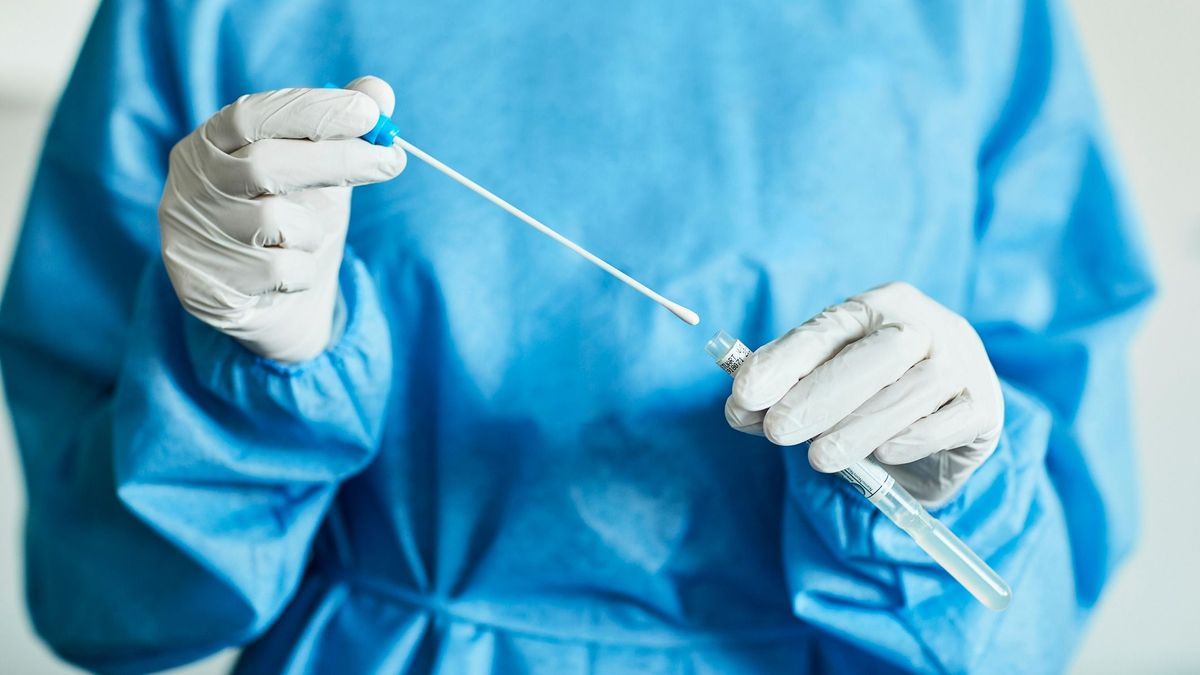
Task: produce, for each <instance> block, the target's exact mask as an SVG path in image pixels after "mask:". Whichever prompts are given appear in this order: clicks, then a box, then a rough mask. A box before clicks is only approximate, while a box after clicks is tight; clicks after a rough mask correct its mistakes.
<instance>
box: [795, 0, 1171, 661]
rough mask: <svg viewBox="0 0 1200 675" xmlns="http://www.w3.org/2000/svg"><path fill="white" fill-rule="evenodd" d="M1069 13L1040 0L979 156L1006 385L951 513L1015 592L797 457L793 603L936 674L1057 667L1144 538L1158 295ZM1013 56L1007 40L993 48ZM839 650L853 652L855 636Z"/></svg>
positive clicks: (874, 651)
mask: <svg viewBox="0 0 1200 675" xmlns="http://www.w3.org/2000/svg"><path fill="white" fill-rule="evenodd" d="M1068 24H1069V21H1068V19H1067V17H1066V16H1065V10H1064V9H1063V8H1062V7H1061V6H1059V5H1058V4H1055V3H1051V4H1050V6H1049V7H1047V6H1045V5H1044V4H1043V3H1039V2H1031V3H1029V5H1028V6H1027V7H1026V8H1025V10H1024V12H1023V14H1022V13H1019V12H1018V13H1015V14H1014V16H1013V17H1012V19H1011V21H1000V22H997V24H996V25H995V26H994V31H993V33H994V34H995V35H997V36H998V39H999V40H1000V42H1001V44H1008V45H1014V46H1015V47H1007V50H1008V51H1010V52H1011V51H1014V49H1015V53H1016V57H1015V58H1014V59H1013V66H1012V68H1011V69H1010V70H1009V71H1008V72H1007V73H1006V74H1005V76H1004V77H1003V78H999V79H1002V80H1003V81H1004V82H1005V84H1004V85H1003V86H1002V87H1001V86H1000V85H998V90H1000V91H1002V92H1003V93H1002V94H999V95H998V96H997V99H998V101H999V102H998V104H997V105H996V106H995V109H996V110H997V111H998V112H997V113H996V114H995V115H994V116H993V117H994V119H993V120H991V121H990V122H989V123H988V124H986V125H985V126H986V129H987V131H986V133H985V134H984V142H983V143H982V144H981V149H980V152H979V159H978V170H979V193H978V200H979V201H978V208H977V219H976V222H975V229H976V235H977V248H976V259H975V265H974V279H973V285H972V289H971V291H970V293H969V296H970V298H971V299H970V301H969V303H968V306H967V307H965V308H964V313H965V314H966V316H967V318H968V319H969V320H970V321H971V322H972V323H973V325H974V326H975V327H976V328H977V330H978V331H979V333H980V335H981V336H982V337H983V339H984V342H985V344H986V346H987V348H988V352H989V355H990V357H991V359H992V361H993V363H994V365H995V367H996V370H997V373H998V374H999V375H1000V377H1001V380H1002V387H1003V390H1004V394H1005V406H1006V419H1005V428H1004V433H1003V437H1002V439H1001V442H1000V445H999V447H998V449H997V451H996V453H995V454H994V455H993V456H992V457H991V458H990V459H989V460H988V461H987V462H986V463H985V464H984V465H983V466H982V467H981V468H980V470H979V471H978V472H977V473H976V474H975V475H974V476H973V477H972V478H971V480H970V481H969V482H968V484H967V485H966V487H965V488H964V490H963V491H962V492H961V494H960V495H959V496H958V497H957V498H956V499H955V500H954V501H952V502H951V503H950V504H948V505H946V506H945V507H943V508H942V509H940V510H939V511H938V512H936V513H935V514H934V515H936V516H938V517H939V518H941V519H942V520H943V521H944V522H946V523H947V525H948V526H950V527H951V529H953V530H954V531H955V532H956V533H958V534H959V535H960V536H961V537H963V539H964V540H965V541H966V542H967V543H968V544H969V545H971V546H972V547H973V548H974V549H975V550H976V551H977V552H979V553H980V554H981V555H983V556H984V557H985V558H987V560H988V561H989V562H990V563H991V564H992V565H993V566H994V567H995V568H996V569H997V570H998V571H999V572H1000V573H1001V575H1002V576H1003V577H1005V579H1006V580H1007V581H1008V582H1009V583H1010V584H1011V585H1012V588H1013V594H1014V599H1013V602H1012V604H1011V606H1010V607H1009V609H1008V610H1006V611H1004V612H1001V613H992V612H990V611H988V610H986V609H984V608H983V607H982V606H981V605H979V604H978V603H976V602H975V601H974V600H973V599H971V597H970V596H969V595H968V594H967V593H966V592H965V591H964V590H963V589H961V588H960V587H958V586H957V584H956V583H955V582H954V581H953V580H951V579H950V578H949V576H948V575H946V574H945V573H944V572H942V571H940V570H939V569H938V568H936V567H934V566H933V565H932V563H931V562H930V561H929V559H928V557H927V556H926V555H925V554H924V553H923V552H921V551H920V550H919V549H918V548H917V547H916V546H915V544H914V543H913V542H911V541H910V540H908V539H907V538H906V536H905V535H904V534H903V533H901V532H900V531H899V530H897V529H896V528H895V527H894V526H892V525H891V523H889V522H888V521H887V520H886V519H884V518H882V517H881V516H880V515H879V514H878V513H875V512H874V510H873V509H872V507H871V506H870V505H869V504H868V503H867V502H866V501H865V500H863V499H861V498H860V497H859V496H858V495H856V494H854V493H852V491H851V490H850V489H849V488H848V487H846V486H843V485H841V484H839V483H838V482H836V481H833V480H829V479H826V478H825V477H819V476H817V475H815V473H814V472H812V471H811V469H809V468H808V466H807V463H806V462H805V460H804V457H803V453H802V452H799V453H792V454H791V455H790V456H789V458H788V460H787V461H788V473H789V498H788V503H787V506H786V513H785V519H786V526H785V535H784V536H785V554H784V556H785V566H786V569H787V574H788V581H789V588H790V589H791V592H792V601H793V609H794V611H795V612H796V613H797V614H798V615H799V616H800V617H802V618H804V619H806V620H808V621H810V622H811V623H813V624H815V625H817V626H820V627H821V628H822V629H823V630H825V631H826V632H828V633H829V634H831V635H832V636H833V637H835V638H837V640H834V641H831V645H833V646H831V647H830V648H829V650H828V653H829V656H828V659H829V661H830V664H829V667H831V668H836V667H839V666H840V667H845V668H853V665H852V664H853V663H856V661H855V659H856V658H861V656H856V655H855V654H858V655H861V654H863V653H867V654H870V655H871V657H872V658H875V659H879V660H882V661H883V662H887V663H891V664H893V665H894V666H895V667H897V668H898V669H904V670H909V669H913V670H919V671H923V672H966V671H969V672H1059V671H1061V670H1063V669H1064V668H1065V667H1066V666H1067V664H1068V663H1069V659H1070V657H1071V654H1072V652H1073V647H1074V645H1075V644H1076V642H1077V640H1078V638H1079V636H1080V632H1081V630H1082V627H1083V625H1084V622H1085V620H1086V618H1087V616H1088V614H1089V610H1090V609H1091V608H1092V607H1093V606H1094V604H1095V603H1096V600H1097V598H1098V596H1099V595H1100V592H1101V589H1102V588H1103V586H1104V584H1105V582H1106V580H1107V579H1108V577H1109V575H1110V574H1111V573H1112V571H1113V568H1114V566H1115V565H1116V564H1117V563H1118V562H1119V561H1120V559H1121V558H1122V557H1123V556H1124V555H1125V554H1126V553H1127V552H1128V551H1129V550H1130V548H1131V546H1132V543H1133V540H1134V534H1135V521H1136V512H1137V501H1136V494H1135V489H1136V485H1135V481H1134V479H1133V476H1134V471H1133V470H1134V461H1133V439H1132V434H1131V430H1130V410H1129V405H1128V401H1127V396H1126V391H1127V383H1128V380H1127V375H1126V369H1127V353H1126V352H1127V349H1128V346H1129V342H1130V338H1131V335H1132V333H1133V330H1134V328H1135V326H1136V324H1137V320H1138V317H1139V315H1140V314H1141V310H1142V309H1143V308H1144V306H1145V305H1146V303H1147V302H1148V301H1149V299H1150V297H1151V296H1152V293H1153V283H1152V281H1151V278H1150V275H1149V273H1148V270H1147V265H1146V263H1145V261H1144V258H1143V255H1142V252H1141V244H1140V241H1139V239H1138V235H1137V231H1136V229H1137V228H1136V226H1135V225H1136V223H1135V221H1134V219H1133V217H1132V216H1131V214H1130V212H1129V207H1128V205H1127V204H1126V202H1125V198H1124V196H1123V194H1122V190H1121V187H1120V182H1119V180H1118V178H1117V177H1116V176H1114V174H1113V168H1112V167H1113V164H1112V159H1111V157H1110V153H1109V148H1108V147H1107V142H1106V139H1105V136H1104V133H1103V130H1102V129H1101V127H1100V124H1099V121H1098V115H1097V113H1096V106H1095V102H1094V100H1093V95H1092V93H1091V91H1090V85H1089V83H1088V80H1087V76H1086V73H1085V69H1084V66H1083V63H1082V57H1081V55H1080V51H1079V48H1078V46H1077V44H1076V42H1075V38H1074V36H1073V34H1072V33H1071V30H1070V27H1069V25H1068ZM995 53H996V54H997V56H996V57H995V58H997V59H998V60H999V59H1000V56H998V55H999V54H1003V53H1004V50H1003V49H998V50H997V51H996V52H995ZM836 645H841V646H840V647H838V646H836Z"/></svg>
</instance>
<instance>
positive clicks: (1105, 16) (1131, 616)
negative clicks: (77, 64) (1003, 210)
mask: <svg viewBox="0 0 1200 675" xmlns="http://www.w3.org/2000/svg"><path fill="white" fill-rule="evenodd" d="M1070 4H1071V5H1072V7H1073V8H1074V10H1075V13H1076V17H1077V23H1078V26H1079V29H1080V32H1081V34H1082V36H1083V39H1084V43H1085V48H1086V50H1087V52H1088V56H1089V57H1090V59H1091V62H1092V68H1093V73H1094V77H1095V79H1096V83H1097V86H1098V88H1099V91H1100V95H1101V98H1102V100H1103V102H1104V105H1105V109H1106V114H1107V117H1108V120H1109V123H1110V127H1111V129H1112V131H1113V135H1114V136H1115V138H1116V141H1117V146H1118V148H1119V149H1120V152H1121V154H1122V157H1123V159H1124V162H1125V172H1126V175H1127V177H1128V179H1129V181H1130V184H1131V185H1132V187H1133V191H1134V193H1135V195H1136V198H1137V202H1138V205H1139V207H1140V211H1141V214H1142V216H1143V219H1144V221H1145V225H1146V230H1147V233H1148V237H1149V240H1150V245H1151V249H1152V251H1153V255H1154V258H1155V263H1156V265H1157V271H1158V274H1159V278H1160V281H1161V284H1162V293H1161V296H1160V299H1159V301H1158V303H1157V305H1156V307H1155V309H1154V312H1153V313H1152V315H1151V316H1150V319H1149V321H1148V323H1147V325H1146V329H1145V331H1144V332H1143V333H1142V336H1141V338H1140V340H1139V342H1138V344H1137V346H1136V348H1135V353H1134V364H1135V368H1136V375H1135V378H1134V388H1135V392H1134V393H1135V401H1136V404H1137V419H1138V425H1139V430H1140V436H1141V458H1142V459H1141V466H1142V474H1141V476H1140V481H1141V486H1142V491H1143V494H1144V496H1145V497H1144V515H1143V521H1144V524H1143V535H1142V541H1141V546H1140V548H1139V550H1138V552H1137V554H1136V555H1135V557H1134V558H1133V560H1132V561H1131V563H1130V564H1129V565H1128V566H1126V567H1125V568H1124V570H1123V571H1122V572H1121V574H1120V576H1119V577H1118V579H1117V580H1116V582H1115V583H1114V584H1113V586H1112V588H1111V590H1110V591H1109V593H1108V596H1107V598H1106V600H1105V602H1104V604H1103V606H1102V608H1101V610H1100V612H1099V614H1098V615H1097V618H1096V620H1095V622H1094V623H1093V625H1092V628H1091V631H1090V634H1089V637H1088V639H1087V641H1086V643H1085V644H1084V647H1083V650H1082V652H1081V653H1080V655H1079V658H1078V661H1077V663H1076V665H1075V671H1076V672H1077V673H1130V672H1138V673H1184V672H1191V673H1196V672H1200V619H1197V618H1196V614H1195V612H1196V608H1197V607H1200V581H1197V579H1200V525H1198V524H1197V522H1198V520H1197V519H1198V514H1200V490H1197V485H1198V484H1200V447H1197V444H1196V442H1195V434H1196V433H1197V432H1196V422H1195V420H1196V419H1197V417H1198V416H1200V410H1196V408H1197V404H1200V395H1197V393H1196V388H1197V387H1198V386H1200V384H1197V383H1200V358H1197V356H1196V352H1197V350H1200V347H1198V345H1200V321H1198V320H1196V319H1195V315H1196V313H1197V312H1198V311H1200V302H1198V301H1197V297H1196V296H1197V294H1200V2H1185V1H1183V0H1142V1H1141V2H1130V1H1126V0H1071V2H1070ZM94 6H95V2H94V0H0V273H2V272H3V271H4V270H5V269H7V259H8V253H7V252H8V251H9V249H10V246H11V243H12V239H13V236H14V234H15V228H16V223H17V221H18V220H19V216H20V212H21V210H22V202H23V200H24V193H25V190H26V189H27V187H28V182H29V178H30V175H29V174H30V170H31V169H32V167H33V164H34V160H35V156H36V152H37V149H38V146H39V144H40V140H41V133H42V130H43V128H44V125H45V124H46V118H47V115H48V113H49V111H50V108H51V106H52V105H53V101H54V97H55V96H56V94H57V92H58V90H59V89H60V87H61V86H62V84H63V82H64V80H65V77H66V75H67V72H68V70H69V68H70V65H71V63H72V62H73V60H74V57H75V52H76V49H77V48H78V43H79V40H80V38H81V37H82V35H83V32H84V31H85V30H86V27H87V24H88V21H89V19H90V14H91V12H92V10H93V8H94ZM1189 429H1190V430H1191V431H1189ZM12 446H13V441H12V434H11V431H10V429H9V428H8V423H7V419H3V420H2V421H0V659H2V661H0V670H2V671H4V672H12V673H22V674H40V673H72V672H77V671H75V670H74V669H72V668H70V667H68V666H66V665H63V664H61V663H60V662H58V661H56V660H55V659H54V657H53V656H52V655H50V654H49V653H48V652H47V651H46V649H45V648H44V647H43V646H42V645H41V644H40V643H39V642H38V641H37V640H36V638H35V637H34V636H33V635H32V633H31V632H30V629H29V623H28V619H27V618H26V615H25V612H24V607H23V601H22V592H21V582H20V578H21V560H20V555H19V552H20V533H21V519H22V512H23V509H24V505H23V504H24V502H23V494H22V486H21V482H20V467H19V464H18V460H17V455H16V452H15V450H14V449H13V447H12ZM229 663H230V657H229V655H224V656H221V657H217V658H216V659H213V660H210V661H209V662H207V663H205V664H200V665H199V666H195V667H193V668H191V669H187V670H186V672H188V673H192V674H193V675H194V674H198V673H217V672H224V671H225V670H226V669H227V668H228V666H229ZM180 672H185V671H180Z"/></svg>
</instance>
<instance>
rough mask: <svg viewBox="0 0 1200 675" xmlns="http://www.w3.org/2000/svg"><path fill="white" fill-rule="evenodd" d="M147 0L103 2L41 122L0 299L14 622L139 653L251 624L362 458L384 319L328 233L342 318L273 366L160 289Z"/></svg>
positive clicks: (66, 648)
mask: <svg viewBox="0 0 1200 675" xmlns="http://www.w3.org/2000/svg"><path fill="white" fill-rule="evenodd" d="M166 6H167V5H165V4H163V3H149V2H134V1H112V2H105V3H103V4H102V6H101V8H100V10H99V13H98V15H97V17H96V19H95V22H94V25H93V27H92V30H91V33H90V34H89V37H88V39H87V42H86V44H85V46H84V48H83V51H82V53H81V55H80V59H79V65H78V66H77V69H76V72H75V73H74V75H73V77H72V79H71V82H70V84H69V85H68V87H67V90H66V92H65V93H64V96H63V98H62V101H61V103H60V105H59V108H58V113H57V114H56V117H55V119H54V121H53V123H52V126H51V127H50V129H49V132H48V137H47V142H46V146H45V149H44V152H43V156H42V158H41V163H40V166H39V168H38V173H37V177H36V179H35V183H34V187H33V191H32V194H31V197H30V201H29V206H28V210H27V213H26V216H25V221H24V227H23V230H22V234H21V239H20V243H19V246H18V250H17V254H16V257H15V259H14V262H13V266H12V270H11V273H10V277H9V281H8V285H7V288H6V292H5V298H4V302H3V306H2V308H0V361H2V363H3V373H4V383H5V387H6V392H7V397H8V402H9V406H10V409H11V412H12V416H13V421H14V425H15V428H16V432H17V440H18V444H19V447H20V451H21V456H22V462H23V468H24V472H25V480H26V488H27V493H28V515H27V523H26V540H25V550H26V570H27V579H26V585H27V594H28V602H29V607H30V610H31V613H32V617H33V620H34V624H35V627H36V629H37V631H38V632H39V634H40V635H41V636H42V637H43V639H45V640H46V641H47V642H48V643H49V645H50V646H51V648H53V649H54V650H55V651H56V652H57V653H58V654H60V655H61V656H63V657H64V658H66V659H68V660H70V661H73V662H75V663H77V664H79V665H81V666H83V667H85V668H88V669H92V670H98V671H105V672H141V671H147V670H157V669H161V668H164V667H168V666H171V665H177V664H180V663H184V662H188V661H191V660H194V659H196V658H199V657H202V656H204V655H206V654H209V653H212V652H214V651H217V650H219V649H222V648H224V647H227V646H231V645H238V644H243V643H245V642H247V641H248V640H250V639H252V638H253V637H255V636H256V635H258V634H260V633H261V632H262V631H263V630H265V629H266V628H267V627H268V626H269V625H270V624H271V622H272V621H273V620H274V618H275V617H276V616H277V615H278V613H279V611H280V610H281V609H282V608H283V606H284V605H285V604H286V602H287V601H288V599H289V597H290V596H291V594H292V593H293V592H294V589H295V588H296V585H297V583H298V581H299V578H300V575H301V574H302V572H303V569H304V565H305V562H306V558H307V555H308V547H309V543H310V541H311V540H312V538H313V536H314V533H315V531H316V529H317V528H318V527H319V525H320V523H321V521H322V519H323V516H324V514H325V511H326V509H327V507H328V505H329V503H330V501H331V499H332V498H333V496H334V494H335V492H336V490H337V489H338V486H339V485H340V483H341V482H342V481H343V480H344V479H345V478H347V477H349V476H350V475H352V474H354V473H355V472H357V471H359V470H360V469H361V468H363V467H364V466H365V465H366V464H367V463H368V462H369V461H370V460H371V458H372V457H373V455H374V453H375V451H376V448H377V445H378V443H379V437H380V434H381V427H382V425H383V416H384V407H385V404H386V399H387V396H388V389H389V386H390V378H391V347H390V344H391V343H390V338H389V335H388V329H387V323H386V321H385V319H384V316H383V313H382V311H381V308H380V306H379V301H378V299H377V297H376V294H375V291H374V283H375V282H374V281H373V280H372V278H371V277H370V275H369V274H368V273H367V272H366V269H365V267H364V266H363V265H362V263H361V262H359V261H358V259H357V258H356V257H355V256H354V254H353V252H352V251H347V256H346V260H345V262H344V264H343V268H342V271H341V277H340V279H341V287H342V295H343V299H344V307H345V315H346V323H345V330H344V333H343V335H342V337H341V338H340V340H339V341H338V342H337V343H336V344H335V345H333V346H331V348H330V349H329V350H328V351H327V352H326V353H324V354H322V355H321V356H319V357H317V358H316V359H313V360H312V361H309V362H306V363H304V364H299V365H297V366H291V367H284V366H282V365H280V364H276V363H273V362H270V361H267V360H264V359H261V358H258V357H256V356H254V355H252V354H250V353H249V352H247V351H246V350H244V349H243V348H242V347H240V346H239V345H237V344H236V343H235V342H234V341H232V340H230V339H229V338H227V337H226V336H224V335H222V334H220V333H217V332H216V331H214V330H212V329H211V328H209V327H207V326H206V325H204V324H202V323H200V322H198V321H196V320H195V319H193V318H192V317H190V316H188V315H187V314H186V313H185V312H184V311H183V310H182V308H181V307H180V305H179V302H178V300H177V299H176V297H175V295H174V293H173V291H172V289H171V286H170V285H169V282H168V281H167V279H166V275H165V272H164V271H163V269H162V263H161V261H160V260H159V258H158V254H157V230H158V228H157V225H156V221H155V209H156V207H157V201H158V196H159V194H160V193H161V190H162V183H163V181H164V178H165V170H166V157H167V153H168V151H169V149H170V146H171V144H172V143H173V142H174V141H175V140H177V139H178V138H179V137H180V136H182V135H183V134H184V133H186V131H187V129H186V128H183V125H182V123H180V122H178V121H177V120H178V119H180V118H182V117H183V115H181V114H178V110H179V108H180V105H179V104H178V103H177V101H176V97H175V96H174V95H173V94H172V87H171V84H170V83H171V82H173V81H174V80H173V78H172V76H171V75H170V74H169V72H167V70H166V69H167V68H169V67H171V64H172V63H174V62H175V60H174V59H173V58H172V55H171V53H170V52H169V40H167V39H164V38H163V37H162V36H163V35H169V34H170V33H171V31H170V29H169V26H170V19H169V17H168V16H166V15H165V12H167V11H168V10H167V9H166V8H165V7H166Z"/></svg>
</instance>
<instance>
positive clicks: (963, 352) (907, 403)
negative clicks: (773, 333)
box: [725, 283, 1004, 506]
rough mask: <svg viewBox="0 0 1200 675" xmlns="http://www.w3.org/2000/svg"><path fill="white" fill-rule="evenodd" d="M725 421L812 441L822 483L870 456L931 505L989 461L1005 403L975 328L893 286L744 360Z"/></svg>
mask: <svg viewBox="0 0 1200 675" xmlns="http://www.w3.org/2000/svg"><path fill="white" fill-rule="evenodd" d="M725 417H726V419H727V420H728V421H729V424H730V425H732V426H733V427H734V428H735V429H739V430H741V431H745V432H748V433H757V434H762V435H765V436H766V437H767V438H768V439H770V440H771V441H772V442H773V443H777V444H779V445H796V444H798V443H803V442H805V441H808V440H810V439H815V440H813V441H812V444H811V445H810V446H809V449H808V461H809V464H811V465H812V466H813V468H814V469H816V470H818V471H822V472H826V473H830V472H834V471H840V470H842V469H844V468H846V467H848V466H850V465H851V464H853V463H854V462H856V461H859V460H861V459H863V458H864V457H867V456H868V455H870V454H872V453H874V455H875V458H876V459H878V460H879V461H880V462H881V463H882V464H885V465H887V464H890V465H892V466H891V467H889V468H888V471H889V473H891V474H892V475H893V476H894V477H895V478H896V480H897V481H899V482H900V484H901V485H903V486H904V487H905V488H906V489H908V491H909V492H910V493H912V495H913V496H914V497H916V498H917V499H919V500H921V501H922V502H924V503H925V504H926V505H927V506H937V505H940V504H942V503H944V502H945V501H947V500H949V499H950V498H951V497H952V496H954V494H955V493H956V492H957V491H958V488H959V487H960V486H961V485H962V484H963V483H964V482H965V481H966V480H967V478H969V477H970V475H971V473H972V472H974V471H975V469H976V468H977V467H978V466H979V465H980V464H982V463H983V461H984V460H985V459H987V458H988V456H990V455H991V454H992V451H993V450H995V448H996V444H997V443H998V442H999V438H1000V431H1001V428H1002V426H1003V422H1004V400H1003V397H1002V396H1001V393H1000V382H999V380H998V379H997V378H996V373H995V371H994V370H993V369H992V365H991V362H990V361H989V360H988V356H987V352H985V351H984V348H983V343H982V342H981V341H980V339H979V336H978V335H977V334H976V333H975V330H974V329H973V328H972V327H971V325H970V324H968V323H967V321H966V320H965V319H963V318H962V317H961V316H959V315H957V314H955V313H954V312H951V311H950V310H948V309H946V308H945V307H943V306H942V305H940V304H938V303H937V302H934V301H933V300H931V299H930V298H929V297H928V296H926V295H925V294H923V293H921V292H920V291H918V290H917V289H915V288H913V287H912V286H910V285H908V284H905V283H892V284H888V285H886V286H881V287H879V288H876V289H873V290H870V291H867V292H866V293H863V294H862V295H858V296H855V297H853V298H850V299H849V300H847V301H846V302H844V303H842V304H840V305H837V306H834V307H831V308H829V309H826V310H825V311H823V312H821V313H820V314H818V315H817V316H815V317H813V318H812V319H810V320H809V321H808V322H806V323H805V324H804V325H802V326H800V327H798V328H795V329H793V330H791V331H789V332H788V333H787V334H786V335H784V336H782V337H780V338H778V339H777V340H775V341H773V342H771V343H769V344H767V345H765V346H763V347H762V348H761V349H759V350H758V351H757V352H755V353H754V354H753V355H751V356H750V357H749V358H748V359H747V360H746V362H745V363H744V364H743V365H742V367H741V369H740V370H739V371H738V374H737V378H736V379H735V380H734V383H733V394H732V395H731V396H730V397H729V399H728V401H726V404H725Z"/></svg>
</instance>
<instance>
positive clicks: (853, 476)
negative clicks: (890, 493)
mask: <svg viewBox="0 0 1200 675" xmlns="http://www.w3.org/2000/svg"><path fill="white" fill-rule="evenodd" d="M838 475H839V476H841V477H842V478H845V479H846V481H847V482H848V483H850V484H851V485H853V486H854V488H855V489H856V490H858V491H859V492H861V493H862V496H864V497H868V498H870V497H874V496H875V494H876V493H878V492H879V491H881V490H890V489H891V488H892V486H893V485H895V483H896V479H895V478H892V475H891V474H889V473H888V472H887V471H885V470H884V469H883V467H881V466H879V465H878V464H876V463H875V462H873V461H871V460H869V459H864V460H863V461H861V462H859V463H857V464H854V465H853V466H851V467H850V468H848V469H842V470H841V471H839V472H838Z"/></svg>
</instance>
